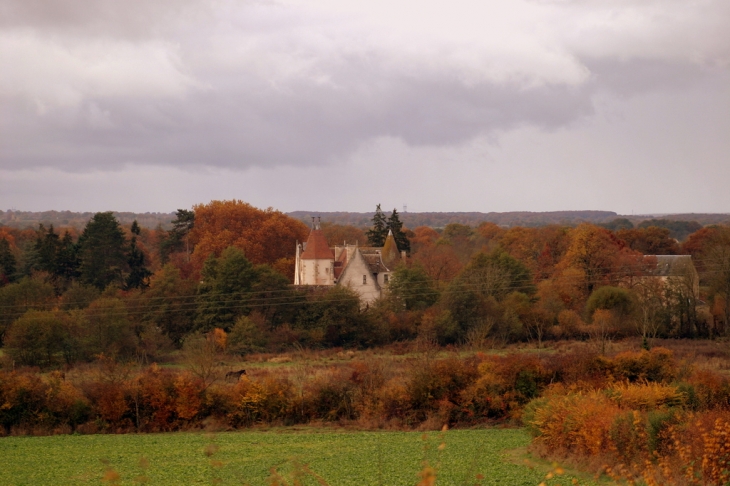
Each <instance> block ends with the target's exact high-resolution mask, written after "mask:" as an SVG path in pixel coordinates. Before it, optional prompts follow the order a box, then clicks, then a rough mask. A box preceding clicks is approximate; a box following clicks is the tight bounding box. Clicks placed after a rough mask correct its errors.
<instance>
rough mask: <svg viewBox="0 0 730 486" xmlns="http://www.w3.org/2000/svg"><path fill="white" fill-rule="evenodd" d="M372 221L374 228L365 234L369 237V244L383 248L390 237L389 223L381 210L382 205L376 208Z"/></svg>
mask: <svg viewBox="0 0 730 486" xmlns="http://www.w3.org/2000/svg"><path fill="white" fill-rule="evenodd" d="M372 221H373V227H372V228H370V229H369V230H368V231H367V232H366V233H365V236H367V237H368V244H369V245H370V246H375V247H380V246H383V245H384V244H385V238H387V237H388V222H387V220H386V219H385V214H383V210H382V209H380V204H378V206H377V207H376V208H375V214H374V215H373V220H372Z"/></svg>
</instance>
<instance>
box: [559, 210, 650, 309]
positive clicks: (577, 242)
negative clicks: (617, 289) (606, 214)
mask: <svg viewBox="0 0 730 486" xmlns="http://www.w3.org/2000/svg"><path fill="white" fill-rule="evenodd" d="M569 238H570V244H569V246H568V249H567V251H566V252H565V255H564V256H563V258H562V259H561V260H560V262H559V263H558V265H557V272H558V274H559V276H558V279H562V280H568V281H569V282H563V285H562V286H567V287H572V288H575V289H579V290H580V292H581V293H582V297H583V298H587V297H588V296H589V295H590V294H591V293H593V291H594V290H595V289H597V288H598V287H601V286H603V285H617V284H619V283H621V282H626V281H627V279H630V278H631V277H632V276H634V275H639V274H642V273H643V272H645V271H646V266H647V262H646V261H645V260H644V258H643V255H642V254H641V253H640V252H637V251H634V250H631V249H629V248H627V247H626V246H625V243H624V242H623V241H622V240H619V239H618V238H616V236H615V235H614V234H613V233H611V232H610V231H609V230H607V229H604V228H599V227H598V226H594V225H592V224H582V225H580V226H578V227H577V228H575V229H573V230H571V231H570V233H569ZM559 286H560V285H559ZM569 300H575V299H569Z"/></svg>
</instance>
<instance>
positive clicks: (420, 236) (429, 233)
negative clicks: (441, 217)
mask: <svg viewBox="0 0 730 486" xmlns="http://www.w3.org/2000/svg"><path fill="white" fill-rule="evenodd" d="M440 237H441V235H440V234H439V233H438V231H436V230H435V229H433V228H431V227H430V226H418V227H416V228H414V229H413V238H411V246H412V255H415V254H416V253H418V251H419V250H420V249H421V248H426V247H428V246H431V245H433V244H434V243H436V241H437V240H438V239H439V238H440Z"/></svg>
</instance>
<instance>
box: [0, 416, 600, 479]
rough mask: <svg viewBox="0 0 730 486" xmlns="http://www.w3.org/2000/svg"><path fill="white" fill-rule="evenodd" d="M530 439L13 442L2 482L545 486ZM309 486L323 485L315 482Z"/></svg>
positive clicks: (255, 436)
mask: <svg viewBox="0 0 730 486" xmlns="http://www.w3.org/2000/svg"><path fill="white" fill-rule="evenodd" d="M529 442H530V437H529V435H528V434H527V433H526V432H525V431H524V430H522V429H496V428H493V429H481V430H451V431H448V432H441V433H440V432H431V433H428V434H426V435H424V434H423V433H420V432H353V431H344V430H337V431H331V430H330V431H327V430H321V429H320V430H299V431H296V430H293V429H291V428H288V429H269V430H267V431H246V432H223V433H218V434H215V435H211V434H207V433H195V432H180V433H170V434H139V435H137V434H135V435H132V434H124V435H72V436H68V435H60V436H48V437H4V438H2V439H0V457H2V458H3V467H2V468H0V484H4V485H9V486H10V485H12V486H21V485H42V484H54V485H59V486H60V485H84V484H100V483H101V484H121V485H128V484H150V485H177V484H179V485H190V484H224V485H233V484H235V485H244V484H248V485H252V486H253V485H269V484H275V483H273V482H272V471H271V469H272V467H273V468H276V470H277V471H278V474H280V475H281V476H282V477H283V478H284V480H285V481H286V482H287V484H290V483H291V481H292V478H293V475H295V474H296V472H297V470H298V471H299V472H300V473H302V472H303V471H304V470H311V471H312V472H314V473H315V474H316V475H317V476H319V477H320V478H321V479H323V480H324V481H325V482H326V483H327V484H330V485H333V486H334V485H390V486H393V485H414V484H417V483H418V481H419V476H418V474H419V472H421V471H423V470H424V461H427V462H428V464H429V465H430V466H432V467H434V468H435V470H436V475H437V484H439V485H467V484H469V485H474V484H482V485H491V484H509V485H536V484H538V483H540V482H541V481H542V480H543V479H544V477H545V474H546V467H545V466H539V465H538V466H537V467H528V465H526V464H525V463H524V462H523V459H522V454H523V453H524V448H525V447H526V446H527V445H528V444H529ZM442 444H444V445H443V446H441V445H442ZM440 446H441V447H440ZM305 464H306V465H307V468H308V469H307V468H305V467H304V465H305ZM116 474H118V475H119V476H118V480H117V479H115V478H117V476H116ZM478 475H481V476H478ZM482 477H483V478H482ZM560 479H561V481H560V484H570V482H571V479H572V476H569V475H565V476H561V477H560ZM580 483H581V484H590V482H585V481H584V480H583V479H581V480H580ZM279 484H282V483H279ZM302 484H305V485H308V484H312V485H315V484H323V483H321V482H319V480H318V478H317V477H316V476H314V475H305V477H304V478H303V482H302ZM548 484H557V483H554V482H549V483H548Z"/></svg>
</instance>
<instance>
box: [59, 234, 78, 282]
mask: <svg viewBox="0 0 730 486" xmlns="http://www.w3.org/2000/svg"><path fill="white" fill-rule="evenodd" d="M55 274H56V276H57V277H58V278H59V279H61V280H63V281H64V283H65V284H69V283H70V282H72V281H73V280H75V279H77V278H78V277H79V252H78V247H77V246H76V245H75V244H74V242H73V239H72V238H71V235H70V234H69V232H68V231H66V232H65V233H64V234H63V238H61V243H60V245H59V249H58V253H57V254H56V268H55Z"/></svg>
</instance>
